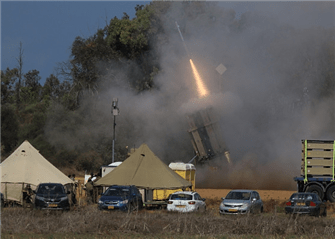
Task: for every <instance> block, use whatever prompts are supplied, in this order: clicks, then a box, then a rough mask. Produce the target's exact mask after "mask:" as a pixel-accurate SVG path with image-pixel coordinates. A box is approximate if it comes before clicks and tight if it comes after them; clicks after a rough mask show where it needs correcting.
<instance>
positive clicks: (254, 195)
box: [251, 192, 256, 200]
mask: <svg viewBox="0 0 335 239" xmlns="http://www.w3.org/2000/svg"><path fill="white" fill-rule="evenodd" d="M254 198H256V194H255V193H254V192H252V193H251V200H252V199H254Z"/></svg>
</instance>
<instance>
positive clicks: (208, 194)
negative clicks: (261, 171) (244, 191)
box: [196, 188, 295, 201]
mask: <svg viewBox="0 0 335 239" xmlns="http://www.w3.org/2000/svg"><path fill="white" fill-rule="evenodd" d="M230 190H231V189H208V188H197V189H196V191H197V192H198V193H199V194H200V196H201V197H203V198H210V199H217V198H218V199H221V198H222V197H226V195H227V194H228V192H229V191H230ZM256 191H257V192H258V193H259V195H260V197H261V199H262V200H263V201H266V200H271V199H273V200H278V201H286V200H288V199H289V198H290V196H291V195H292V193H294V192H295V191H281V190H256Z"/></svg>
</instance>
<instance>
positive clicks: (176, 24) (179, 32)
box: [176, 22, 184, 41]
mask: <svg viewBox="0 0 335 239" xmlns="http://www.w3.org/2000/svg"><path fill="white" fill-rule="evenodd" d="M176 25H177V28H178V32H179V34H180V37H181V40H182V41H184V38H183V35H182V34H181V31H180V29H179V25H178V23H177V22H176Z"/></svg>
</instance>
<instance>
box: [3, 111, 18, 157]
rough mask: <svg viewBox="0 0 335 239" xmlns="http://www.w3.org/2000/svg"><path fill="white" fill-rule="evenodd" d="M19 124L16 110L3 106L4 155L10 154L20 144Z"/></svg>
mask: <svg viewBox="0 0 335 239" xmlns="http://www.w3.org/2000/svg"><path fill="white" fill-rule="evenodd" d="M18 131H19V122H18V118H17V114H16V113H15V109H14V108H13V107H12V106H10V105H2V106H1V146H3V147H2V149H3V151H4V153H5V154H8V153H10V152H11V151H12V150H13V149H14V147H15V146H16V145H17V143H18Z"/></svg>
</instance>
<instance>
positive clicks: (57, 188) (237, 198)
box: [1, 183, 327, 216]
mask: <svg viewBox="0 0 335 239" xmlns="http://www.w3.org/2000/svg"><path fill="white" fill-rule="evenodd" d="M33 192H34V194H35V197H34V200H33V204H34V207H35V208H37V209H51V210H69V209H70V201H69V196H68V195H69V194H70V192H67V191H66V189H65V188H64V186H63V185H62V184H59V183H41V184H39V185H38V186H37V188H36V190H34V191H33ZM1 196H3V195H2V194H1ZM221 199H222V202H221V203H220V206H219V213H220V214H221V215H230V214H247V213H262V212H263V210H264V204H263V201H262V199H261V198H260V195H259V193H258V192H257V191H255V190H231V191H230V192H229V193H228V194H227V195H226V197H224V198H221ZM1 200H3V198H1ZM205 201H206V199H205V198H202V197H201V196H200V195H199V193H197V192H190V191H178V192H174V193H172V194H171V195H170V196H169V198H168V200H167V210H168V211H175V212H194V211H205V210H206V202H205ZM1 204H3V201H1ZM98 208H99V209H100V210H121V211H128V212H129V211H133V210H139V209H142V208H143V200H142V194H141V193H140V191H139V190H138V189H137V188H136V186H134V185H132V186H118V185H113V186H110V187H108V189H107V190H106V191H105V192H104V193H103V194H102V195H101V197H100V199H99V202H98ZM285 213H286V214H307V215H311V216H327V207H326V204H325V202H323V201H322V200H321V198H320V197H319V196H318V195H317V194H315V193H293V194H292V196H291V197H290V199H289V200H288V201H287V202H286V206H285Z"/></svg>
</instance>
